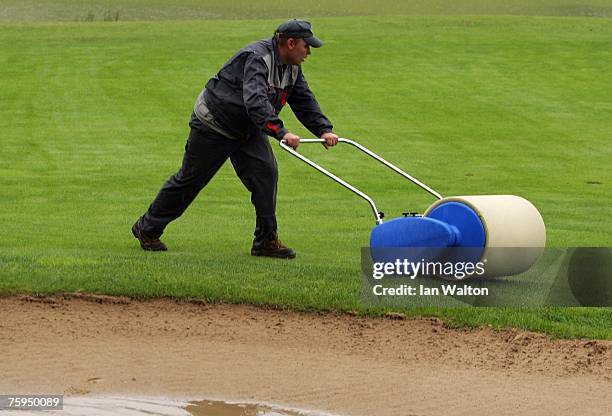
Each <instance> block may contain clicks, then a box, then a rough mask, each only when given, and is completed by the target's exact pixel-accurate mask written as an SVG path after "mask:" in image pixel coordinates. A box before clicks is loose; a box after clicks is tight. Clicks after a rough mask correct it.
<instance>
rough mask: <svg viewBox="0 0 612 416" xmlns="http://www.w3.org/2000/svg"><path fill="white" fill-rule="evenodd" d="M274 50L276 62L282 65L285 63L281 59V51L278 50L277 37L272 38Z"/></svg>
mask: <svg viewBox="0 0 612 416" xmlns="http://www.w3.org/2000/svg"><path fill="white" fill-rule="evenodd" d="M272 51H273V53H274V62H276V66H282V65H283V63H282V62H281V59H280V53H279V52H278V42H276V39H275V38H272Z"/></svg>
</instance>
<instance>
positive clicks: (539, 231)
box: [423, 195, 546, 277]
mask: <svg viewBox="0 0 612 416" xmlns="http://www.w3.org/2000/svg"><path fill="white" fill-rule="evenodd" d="M423 216H424V217H425V218H432V219H436V220H439V221H443V222H446V223H447V224H449V225H451V226H453V227H454V228H455V230H456V232H458V233H459V238H458V239H459V241H457V242H456V243H455V246H460V245H461V244H462V242H461V239H465V238H470V242H469V243H468V244H469V245H470V247H480V246H482V247H483V252H482V256H481V260H485V259H486V267H485V274H484V276H489V277H491V276H509V275H514V274H519V273H522V272H524V271H526V270H528V269H529V268H530V267H531V266H532V265H533V264H534V263H535V262H536V260H537V259H538V258H539V257H540V256H541V255H542V252H543V251H544V246H545V244H546V229H545V226H544V220H543V219H542V216H541V215H540V213H539V211H538V210H537V208H536V207H535V206H533V204H532V203H531V202H529V201H527V200H526V199H525V198H521V197H520V196H515V195H474V196H456V197H448V198H444V199H441V200H438V201H436V202H434V203H433V204H432V205H431V206H430V207H429V208H428V209H427V210H426V211H425V214H424V215H423ZM471 221H473V222H475V223H474V224H471V223H470V222H471ZM468 233H470V234H471V235H469V236H468V235H467V234H468Z"/></svg>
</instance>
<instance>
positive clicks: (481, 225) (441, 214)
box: [280, 138, 546, 277]
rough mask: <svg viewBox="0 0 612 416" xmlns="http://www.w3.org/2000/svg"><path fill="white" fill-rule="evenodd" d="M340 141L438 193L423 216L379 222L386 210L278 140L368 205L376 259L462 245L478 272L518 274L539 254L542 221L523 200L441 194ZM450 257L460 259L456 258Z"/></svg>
mask: <svg viewBox="0 0 612 416" xmlns="http://www.w3.org/2000/svg"><path fill="white" fill-rule="evenodd" d="M321 142H323V140H321V139H302V140H301V141H300V143H321ZM338 142H339V143H346V144H350V145H352V146H354V147H356V148H357V149H359V150H361V151H362V152H364V153H366V154H367V155H368V156H370V157H372V158H373V159H376V160H377V161H379V162H380V163H382V164H383V165H385V166H387V167H388V168H390V169H391V170H393V171H395V172H396V173H398V174H400V175H401V176H403V177H404V178H406V179H408V180H409V181H411V182H413V183H414V184H416V185H418V186H419V187H421V188H422V189H424V190H425V191H427V192H429V193H430V194H432V195H433V196H435V197H436V198H437V201H436V202H434V203H433V204H432V205H431V206H430V207H429V208H428V209H427V210H426V211H425V213H424V214H423V216H418V215H416V214H415V213H410V214H409V213H404V214H403V215H404V216H403V217H399V218H394V219H392V220H389V221H387V222H383V217H384V214H383V213H382V212H380V211H379V210H378V208H377V207H376V204H375V203H374V201H373V200H372V198H370V197H369V196H368V195H366V194H365V193H363V192H362V191H360V190H359V189H357V188H355V187H354V186H352V185H350V184H348V183H347V182H345V181H344V180H342V179H340V178H339V177H337V176H336V175H334V174H333V173H331V172H329V171H327V170H326V169H324V168H322V167H321V166H319V165H317V164H316V163H314V162H312V161H311V160H309V159H308V158H306V157H304V156H303V155H301V154H300V153H298V152H297V151H295V150H294V149H292V148H290V147H289V146H287V144H286V142H285V141H284V140H281V141H280V146H281V147H282V148H283V149H284V150H286V151H287V152H289V153H291V154H292V155H294V156H295V157H297V158H298V159H300V160H302V161H303V162H305V163H307V164H308V165H310V166H311V167H313V168H315V169H317V170H318V171H319V172H322V173H323V174H325V175H326V176H328V177H329V178H331V179H333V180H334V181H336V182H338V183H339V184H341V185H342V186H344V187H345V188H347V189H349V190H351V191H352V192H354V193H355V194H357V195H359V196H360V197H362V198H363V199H365V200H366V201H367V202H368V203H369V204H370V207H371V208H372V212H373V214H374V217H375V219H376V226H375V227H374V229H373V230H372V233H371V235H370V249H371V253H372V258H373V259H374V261H379V260H385V259H384V257H385V256H388V255H389V254H388V253H389V252H391V251H392V250H391V251H389V250H387V251H385V249H404V248H405V249H410V248H415V249H416V248H419V249H421V250H420V251H419V250H417V251H413V252H412V254H411V255H412V256H414V258H412V259H411V260H412V261H419V258H421V255H423V257H425V258H427V260H429V261H432V260H441V259H446V258H448V253H449V252H451V251H453V250H452V249H454V248H457V249H458V250H459V251H454V253H457V252H459V253H460V252H461V251H460V249H464V251H463V252H464V253H469V254H465V256H466V259H467V260H470V261H473V262H478V261H483V262H485V263H486V267H485V268H484V270H485V273H484V274H479V275H480V276H487V277H492V276H509V275H514V274H518V273H522V272H524V271H526V270H527V269H529V267H531V266H532V265H533V264H534V263H535V262H536V260H537V259H538V258H539V257H540V255H541V254H542V252H543V250H544V246H545V244H546V230H545V226H544V221H543V220H542V216H541V215H540V213H539V212H538V210H537V208H536V207H535V206H534V205H533V204H531V203H530V202H529V201H527V200H526V199H524V198H521V197H519V196H514V195H475V196H456V197H449V198H444V197H442V195H440V194H439V193H438V192H436V191H434V190H433V189H431V188H429V187H428V186H427V185H425V184H423V183H422V182H420V181H419V180H417V179H416V178H414V177H412V176H410V175H409V174H407V173H406V172H404V171H403V170H401V169H399V168H398V167H397V166H395V165H393V164H391V163H389V162H388V161H386V160H385V159H383V158H382V157H380V156H379V155H377V154H375V153H374V152H372V151H370V150H369V149H367V148H365V147H364V146H362V145H360V144H359V143H356V142H354V141H352V140H349V139H343V138H341V139H339V140H338ZM423 249H426V250H425V251H423ZM380 253H383V254H380ZM414 253H417V254H418V256H417V254H414ZM468 257H469V258H468ZM453 260H454V261H461V260H462V259H461V258H457V257H454V258H453ZM464 260H465V259H464Z"/></svg>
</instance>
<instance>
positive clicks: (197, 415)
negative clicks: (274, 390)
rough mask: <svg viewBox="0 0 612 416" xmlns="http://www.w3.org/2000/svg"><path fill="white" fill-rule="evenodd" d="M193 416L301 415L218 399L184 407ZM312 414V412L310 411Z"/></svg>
mask: <svg viewBox="0 0 612 416" xmlns="http://www.w3.org/2000/svg"><path fill="white" fill-rule="evenodd" d="M186 410H187V411H188V412H189V413H191V414H192V415H193V416H303V415H305V413H297V412H293V411H289V410H283V409H276V408H272V407H269V406H265V405H260V404H247V403H236V404H231V403H226V402H219V401H210V400H206V401H202V402H193V404H190V405H189V406H187V407H186ZM311 414H312V413H311Z"/></svg>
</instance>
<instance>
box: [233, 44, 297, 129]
mask: <svg viewBox="0 0 612 416" xmlns="http://www.w3.org/2000/svg"><path fill="white" fill-rule="evenodd" d="M242 94H243V99H244V105H245V106H246V110H247V114H248V116H249V118H250V119H251V121H252V122H253V124H255V126H257V127H258V128H259V129H260V130H261V131H263V132H264V133H266V134H267V135H268V136H272V137H275V138H277V139H278V140H280V139H282V138H283V137H284V136H285V135H286V134H287V133H288V132H289V131H288V130H287V129H286V128H285V127H284V125H283V121H282V120H281V119H280V118H279V117H278V115H277V114H276V111H275V110H274V107H272V104H271V103H270V101H269V100H268V67H267V66H266V63H265V62H264V61H263V59H262V58H261V57H259V56H256V55H255V54H252V53H251V54H249V56H247V58H246V60H245V63H244V81H243V84H242Z"/></svg>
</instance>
